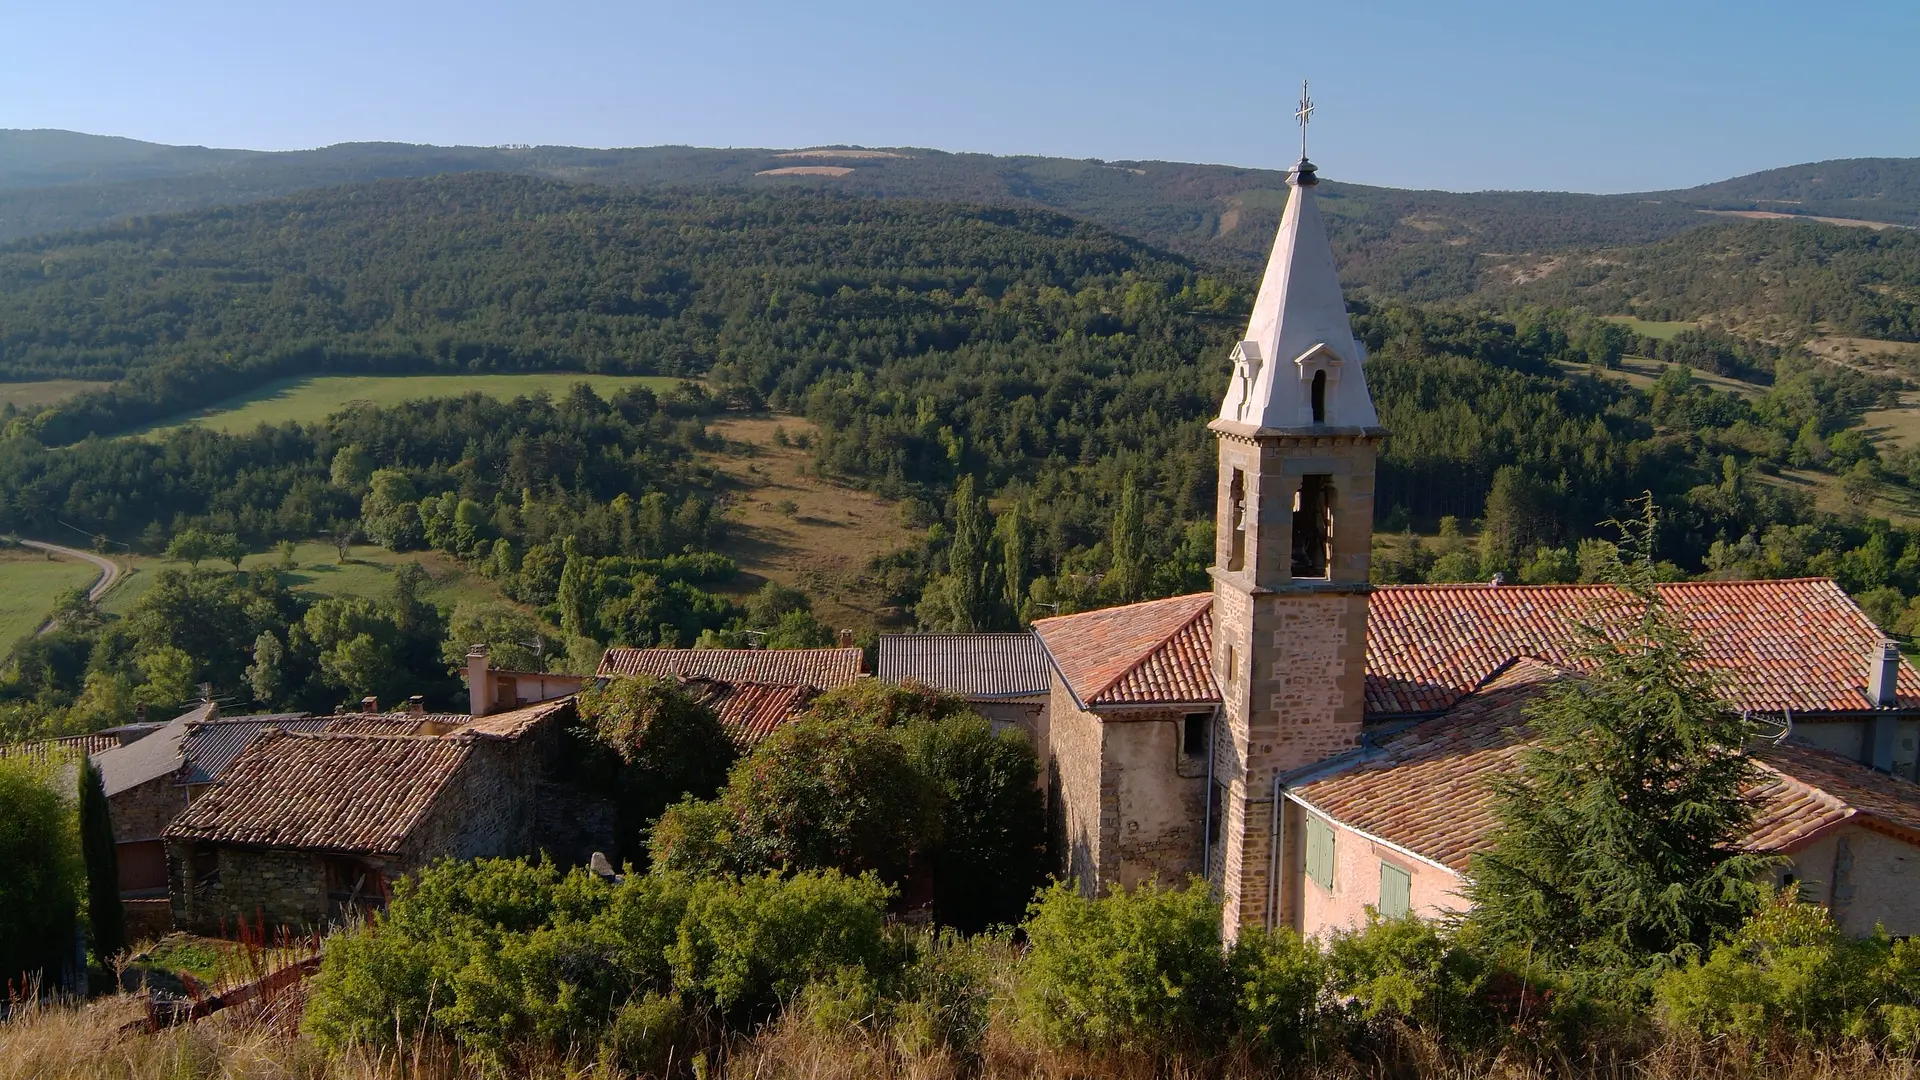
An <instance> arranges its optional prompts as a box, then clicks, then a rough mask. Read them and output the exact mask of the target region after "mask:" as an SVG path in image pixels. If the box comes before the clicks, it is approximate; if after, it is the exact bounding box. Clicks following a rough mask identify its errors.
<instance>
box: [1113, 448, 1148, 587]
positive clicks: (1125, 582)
mask: <svg viewBox="0 0 1920 1080" xmlns="http://www.w3.org/2000/svg"><path fill="white" fill-rule="evenodd" d="M1108 549H1109V550H1110V551H1112V553H1113V575H1112V579H1111V580H1112V583H1113V585H1112V587H1113V593H1114V597H1115V599H1117V600H1119V601H1120V602H1121V603H1123V604H1131V603H1133V602H1134V601H1135V600H1138V599H1140V598H1141V597H1142V596H1145V595H1146V592H1147V521H1146V510H1145V508H1144V507H1143V506H1142V505H1141V498H1140V488H1139V485H1138V483H1137V482H1136V481H1135V480H1134V476H1133V473H1132V472H1131V471H1129V472H1128V473H1127V475H1126V478H1125V479H1123V480H1122V481H1121V482H1120V498H1119V500H1118V501H1117V502H1116V503H1115V504H1114V511H1113V528H1112V531H1111V532H1110V533H1109V540H1108Z"/></svg>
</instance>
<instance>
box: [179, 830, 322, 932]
mask: <svg viewBox="0 0 1920 1080" xmlns="http://www.w3.org/2000/svg"><path fill="white" fill-rule="evenodd" d="M194 847H195V845H193V844H190V843H184V842H181V841H172V842H169V843H168V844H167V873H168V875H169V876H170V877H171V879H172V883H171V887H170V888H169V889H168V892H169V893H170V894H171V896H172V899H173V921H174V925H176V926H178V927H179V928H180V929H182V930H188V931H192V932H194V933H198V934H217V933H220V932H221V931H222V930H224V931H226V932H227V933H228V934H232V933H234V932H235V931H236V930H237V928H238V927H239V926H240V924H241V923H242V922H245V923H248V924H252V923H253V922H254V921H255V920H256V919H257V920H259V921H260V922H263V923H264V924H265V926H266V929H267V930H268V931H269V932H271V931H272V930H273V929H274V928H276V927H281V926H285V927H289V928H291V929H293V930H296V931H297V930H302V929H306V928H310V927H315V926H320V925H322V924H324V923H325V922H326V919H327V873H326V863H325V860H324V859H323V857H322V856H320V855H317V854H314V853H311V852H304V851H253V850H246V849H242V848H220V849H219V852H218V856H217V857H218V859H219V865H220V880H219V881H218V882H216V883H214V884H212V885H210V886H207V887H205V888H196V887H195V885H196V883H195V882H194V880H193V876H194V875H193V849H194Z"/></svg>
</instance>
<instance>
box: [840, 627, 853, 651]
mask: <svg viewBox="0 0 1920 1080" xmlns="http://www.w3.org/2000/svg"><path fill="white" fill-rule="evenodd" d="M840 647H841V648H843V649H851V648H853V631H851V630H842V631H840Z"/></svg>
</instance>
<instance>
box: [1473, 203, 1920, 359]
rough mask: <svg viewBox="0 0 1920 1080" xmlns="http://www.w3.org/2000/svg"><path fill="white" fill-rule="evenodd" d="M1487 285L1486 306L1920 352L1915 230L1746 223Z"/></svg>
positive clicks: (1512, 269)
mask: <svg viewBox="0 0 1920 1080" xmlns="http://www.w3.org/2000/svg"><path fill="white" fill-rule="evenodd" d="M1502 278H1504V279H1505V280H1504V281H1502V280H1501V279H1502ZM1516 279H1519V280H1517V281H1516ZM1485 280H1486V281H1487V287H1486V288H1485V290H1484V292H1485V294H1487V295H1489V296H1492V297H1498V298H1499V299H1500V300H1502V301H1505V302H1521V303H1525V302H1533V303H1544V304H1553V305H1559V306H1581V307H1585V308H1588V309H1589V310H1592V311H1594V312H1597V313H1605V314H1632V315H1638V316H1640V317H1641V318H1644V319H1650V320H1673V319H1684V320H1694V319H1700V318H1703V317H1704V318H1709V319H1712V320H1713V321H1715V322H1717V323H1719V324H1721V325H1722V326H1725V327H1729V328H1732V329H1736V330H1739V331H1741V332H1744V333H1746V334H1748V335H1750V336H1754V337H1762V338H1768V339H1772V340H1777V341H1782V342H1790V343H1795V344H1797V343H1799V342H1801V341H1803V340H1805V339H1806V338H1808V337H1810V336H1812V335H1813V334H1815V333H1816V332H1829V333H1837V334H1847V335H1853V336H1858V337H1866V338H1878V339H1883V340H1889V341H1917V340H1920V232H1913V231H1909V230H1904V229H1885V230H1873V229H1860V228H1838V227H1834V226H1830V225H1818V224H1813V223H1805V222H1786V221H1746V222H1739V223H1730V224H1723V225H1717V226H1710V227H1705V228H1697V229H1691V230H1688V231H1687V232H1683V233H1680V234H1679V235H1677V236H1672V237H1669V238H1667V239H1665V240H1660V241H1657V242H1655V243H1652V244H1647V245H1644V246H1639V247H1626V248H1609V249H1606V250H1603V251H1599V252H1593V253H1588V254H1569V255H1563V256H1556V257H1553V258H1551V259H1532V260H1516V261H1515V262H1513V263H1512V264H1510V265H1509V266H1507V267H1505V268H1503V269H1501V270H1496V271H1490V272H1488V273H1487V275H1486V276H1485Z"/></svg>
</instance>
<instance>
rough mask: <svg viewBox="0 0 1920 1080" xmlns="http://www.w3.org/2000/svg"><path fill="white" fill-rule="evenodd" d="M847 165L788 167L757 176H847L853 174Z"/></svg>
mask: <svg viewBox="0 0 1920 1080" xmlns="http://www.w3.org/2000/svg"><path fill="white" fill-rule="evenodd" d="M852 171H853V170H852V169H849V168H847V167H846V166H845V165H788V166H786V167H785V168H780V169H762V170H761V171H759V172H757V173H754V174H753V175H755V176H845V175H847V174H848V173H850V172H852Z"/></svg>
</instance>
